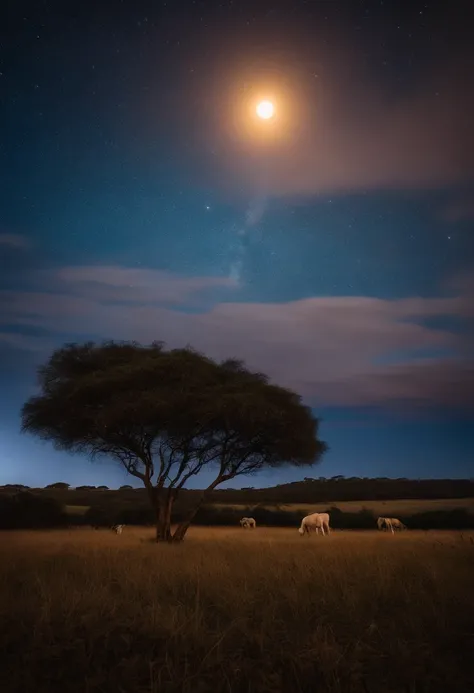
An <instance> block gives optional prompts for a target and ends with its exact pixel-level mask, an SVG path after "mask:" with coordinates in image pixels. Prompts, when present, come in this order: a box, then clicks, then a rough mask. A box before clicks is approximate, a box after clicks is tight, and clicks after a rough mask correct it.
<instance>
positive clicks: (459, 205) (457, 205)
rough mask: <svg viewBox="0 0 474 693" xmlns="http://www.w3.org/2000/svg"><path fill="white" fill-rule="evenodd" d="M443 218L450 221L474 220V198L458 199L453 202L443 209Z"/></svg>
mask: <svg viewBox="0 0 474 693" xmlns="http://www.w3.org/2000/svg"><path fill="white" fill-rule="evenodd" d="M443 217H444V219H446V221H450V222H453V223H455V222H458V221H474V200H472V199H469V200H460V201H458V202H453V203H452V204H450V205H449V206H448V207H447V208H446V209H445V210H444V214H443Z"/></svg>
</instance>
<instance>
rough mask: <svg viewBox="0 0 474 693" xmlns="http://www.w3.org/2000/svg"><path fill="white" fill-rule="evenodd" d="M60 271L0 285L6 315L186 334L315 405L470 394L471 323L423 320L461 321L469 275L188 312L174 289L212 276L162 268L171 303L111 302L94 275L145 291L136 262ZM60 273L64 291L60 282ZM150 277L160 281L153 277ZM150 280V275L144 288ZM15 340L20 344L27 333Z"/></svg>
mask: <svg viewBox="0 0 474 693" xmlns="http://www.w3.org/2000/svg"><path fill="white" fill-rule="evenodd" d="M142 272H143V273H142ZM59 276H60V277H61V278H62V279H61V281H62V286H58V285H57V281H58V278H57V276H56V277H55V282H56V288H55V290H54V291H49V292H47V291H43V292H29V293H27V292H12V291H3V292H0V313H1V314H2V315H4V316H5V320H7V321H8V324H9V325H10V326H11V325H18V326H21V327H23V328H24V327H30V328H31V327H37V328H38V327H39V328H42V329H45V330H47V331H49V332H50V335H51V340H52V341H54V339H55V335H58V333H59V332H61V333H68V334H74V335H76V338H77V339H78V340H81V339H85V338H90V337H91V335H93V336H95V338H97V339H102V338H115V339H136V340H138V341H141V342H143V343H149V342H151V341H152V340H154V339H160V340H164V341H165V342H166V343H167V344H168V345H169V346H183V345H185V344H187V343H191V344H192V345H193V346H195V347H196V348H198V349H201V350H203V351H205V352H206V353H208V354H209V355H211V356H214V357H216V358H225V357H229V356H236V357H239V358H243V359H245V361H246V362H247V363H248V365H249V366H251V367H253V368H256V369H259V370H263V371H265V372H267V373H268V374H269V375H270V376H271V377H272V378H273V379H274V380H276V381H277V382H280V383H282V384H284V385H288V386H291V387H294V388H295V389H296V390H298V391H299V392H301V393H302V394H303V395H304V396H305V397H306V398H307V399H308V400H309V401H313V402H315V403H317V404H318V405H319V406H323V405H334V406H339V405H350V406H378V405H387V404H390V403H396V402H400V401H409V402H412V403H414V404H422V403H424V404H432V405H449V406H456V405H461V406H468V405H469V406H471V405H473V404H474V361H473V360H472V353H474V340H473V338H472V332H469V330H466V331H465V332H460V331H459V330H456V331H455V330H451V329H449V328H448V327H439V326H438V327H434V326H431V325H433V321H434V320H435V321H436V322H437V323H438V325H441V324H442V321H443V320H446V319H447V320H448V322H449V321H450V320H451V321H452V320H453V319H456V320H457V321H458V322H459V321H461V324H464V325H465V326H468V327H469V326H471V327H472V318H473V317H474V301H473V300H472V299H473V297H474V296H473V294H472V286H473V285H474V284H473V282H471V283H470V282H469V281H467V279H466V278H464V279H463V280H462V281H461V282H460V283H458V284H457V285H456V284H455V283H453V284H452V287H453V288H454V289H456V291H454V292H453V291H452V292H451V293H452V294H453V293H454V295H451V296H439V297H435V298H420V297H412V298H409V299H403V300H394V301H388V300H381V299H372V298H366V297H339V298H336V297H325V298H320V297H314V298H308V299H304V300H299V301H293V302H289V303H216V304H215V305H214V306H213V307H212V308H210V309H206V310H202V311H201V312H200V313H196V312H194V313H193V314H189V313H184V312H182V311H180V310H178V309H177V308H179V306H178V299H179V298H180V297H181V298H183V297H185V296H186V295H187V292H188V291H189V290H194V289H196V288H197V287H204V286H213V285H214V280H213V279H212V278H211V279H209V280H206V278H202V277H201V278H191V277H190V278H177V277H174V276H172V275H169V277H168V279H169V283H170V285H169V287H168V292H167V293H166V291H164V290H163V291H164V294H163V295H166V296H167V297H168V299H169V301H168V303H171V302H173V301H175V302H176V304H175V305H174V306H171V305H165V303H166V302H158V301H151V300H145V301H143V302H141V303H140V302H137V301H133V302H130V301H128V299H127V297H125V299H124V300H122V301H120V300H115V301H114V302H110V300H109V299H110V297H109V296H108V294H107V293H105V294H104V291H103V286H104V285H112V286H117V285H118V287H119V288H120V287H122V288H126V285H127V283H126V281H125V279H126V278H127V279H128V278H130V277H131V276H133V277H134V280H135V282H136V284H137V285H138V286H141V287H144V289H146V291H148V290H149V289H150V279H151V277H154V276H155V275H154V274H152V275H150V274H149V273H148V271H146V270H143V271H140V270H132V269H130V273H128V271H127V268H116V267H108V268H107V267H102V268H100V271H99V270H98V269H97V268H96V269H94V271H92V270H91V269H90V268H89V269H86V268H76V269H75V270H73V268H68V269H64V270H62V271H61V272H60V273H59ZM97 277H100V278H102V279H103V280H104V281H102V282H97V286H96V288H97V292H96V294H95V295H94V291H93V289H92V287H90V286H88V289H87V291H85V292H84V293H82V294H81V292H80V286H81V282H79V281H78V279H79V278H81V279H84V278H87V279H91V278H97ZM105 279H107V281H105ZM71 281H73V282H74V285H75V287H76V289H75V293H74V294H71V293H70V291H69V290H70V282H71ZM160 281H161V282H162V283H166V282H165V278H164V277H161V278H160ZM180 282H183V284H182V285H180ZM86 284H87V282H85V283H84V287H85V286H86ZM218 284H219V282H218ZM224 285H226V284H225V283H224ZM154 286H155V285H154V283H153V282H151V290H152V295H153V291H154ZM190 287H193V289H190ZM147 295H148V294H147ZM116 298H117V297H116ZM171 299H173V301H171ZM0 329H1V328H0ZM10 331H11V328H10ZM0 339H2V335H0ZM3 339H4V340H5V339H6V340H7V341H8V340H9V341H10V343H11V340H12V339H13V338H12V336H11V335H7V336H3ZM56 339H58V337H56ZM58 341H59V339H58ZM35 344H36V346H37V342H35ZM18 346H19V347H20V348H29V347H28V339H27V338H25V339H24V340H23V341H22V343H21V344H20V343H18ZM31 348H33V344H32V347H31Z"/></svg>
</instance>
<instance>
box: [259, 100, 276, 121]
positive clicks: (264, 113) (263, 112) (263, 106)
mask: <svg viewBox="0 0 474 693" xmlns="http://www.w3.org/2000/svg"><path fill="white" fill-rule="evenodd" d="M256 111H257V115H258V117H259V118H262V119H263V120H268V119H269V118H272V117H273V115H274V113H275V107H274V106H273V104H272V102H271V101H260V103H259V104H257V108H256Z"/></svg>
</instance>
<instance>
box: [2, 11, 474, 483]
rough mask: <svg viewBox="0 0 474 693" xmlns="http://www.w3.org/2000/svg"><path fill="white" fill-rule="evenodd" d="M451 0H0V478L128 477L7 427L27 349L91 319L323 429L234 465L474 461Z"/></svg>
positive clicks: (352, 469) (368, 469)
mask: <svg viewBox="0 0 474 693" xmlns="http://www.w3.org/2000/svg"><path fill="white" fill-rule="evenodd" d="M469 4H470V3H469V2H467V1H466V2H462V1H460V2H456V1H454V2H450V3H446V2H442V3H430V2H428V3H423V2H416V1H415V0H413V2H410V3H408V2H406V3H399V2H398V1H397V2H395V1H394V2H389V1H388V0H385V1H384V2H368V1H367V2H364V1H363V0H350V1H347V2H337V1H331V0H326V1H322V0H320V1H317V0H307V1H306V2H305V1H303V0H288V1H287V2H265V0H251V1H250V2H247V0H233V1H232V0H228V1H227V2H224V1H222V2H213V1H212V0H202V1H199V0H194V1H193V2H190V1H188V2H184V1H181V0H168V2H141V1H140V0H134V2H118V0H116V1H115V2H112V1H110V2H109V3H106V2H104V1H103V0H97V1H96V2H85V3H68V2H64V1H61V2H48V0H42V1H37V2H20V1H18V0H14V1H13V0H11V1H10V2H9V1H8V0H7V2H6V3H5V4H4V9H3V10H1V14H0V32H1V34H0V35H1V39H0V43H1V46H0V104H1V108H0V175H1V191H2V194H1V196H0V198H1V200H0V393H1V400H0V484H5V483H24V484H28V485H31V486H35V485H40V486H42V485H44V484H47V483H51V482H54V481H68V482H69V483H71V484H72V485H76V484H101V483H104V484H107V485H108V486H111V487H114V486H118V485H120V484H123V483H127V482H129V480H126V478H125V474H124V472H123V471H121V470H120V469H119V468H116V467H115V466H114V465H113V464H112V463H111V464H110V465H107V464H102V465H100V464H91V463H90V462H89V461H88V460H87V459H85V458H84V459H82V458H79V457H76V458H74V457H70V456H68V455H65V454H62V453H58V452H56V451H54V450H53V448H52V446H50V445H47V444H41V443H38V442H36V441H35V440H34V439H33V438H28V437H26V436H22V435H21V434H20V433H19V426H20V420H19V411H20V408H21V405H22V404H23V402H24V401H25V399H26V398H27V397H28V396H29V395H31V394H32V393H34V392H35V383H36V375H35V371H36V367H37V365H38V364H39V363H42V362H44V361H45V360H46V359H47V358H48V356H49V354H50V353H51V352H52V350H53V349H54V348H55V347H57V346H59V345H61V344H62V343H64V342H66V341H79V342H81V341H85V340H88V339H93V340H97V341H101V340H102V339H104V338H115V339H135V340H137V341H140V342H142V343H149V342H151V341H152V340H155V339H158V340H164V341H165V342H166V344H167V345H168V346H169V347H174V346H184V345H186V344H188V343H189V344H192V345H193V346H194V347H196V348H198V349H200V350H203V351H205V352H206V353H207V354H209V355H211V356H214V357H217V358H224V357H239V358H243V359H244V360H245V361H246V363H247V364H248V366H250V367H253V368H256V369H258V370H263V371H265V372H267V373H268V374H269V375H270V376H271V378H272V379H273V380H275V381H276V382H278V383H280V384H283V385H287V386H290V387H292V388H294V389H296V390H297V391H298V392H300V393H301V394H302V395H303V396H304V398H305V400H306V402H308V403H309V404H311V405H312V406H314V408H315V411H316V413H317V414H318V415H319V416H321V417H322V419H323V422H322V426H321V435H322V438H323V439H324V440H325V441H327V443H328V444H329V446H330V448H331V451H330V452H329V453H328V454H327V456H326V457H325V459H324V461H323V462H322V464H321V465H320V466H319V467H317V468H315V470H304V471H297V470H294V469H293V470H292V469H289V470H285V471H278V472H272V473H271V474H266V475H262V476H261V477H260V478H258V479H257V480H253V481H252V482H251V483H252V484H253V485H270V484H272V485H273V484H276V483H282V482H284V481H287V480H293V479H298V478H302V477H303V476H320V475H321V476H333V475H337V474H343V475H346V476H389V477H399V476H408V477H415V478H416V477H469V476H473V472H474V426H473V423H474V359H473V354H474V339H473V337H474V332H473V317H474V195H473V192H474V137H473V131H472V128H473V123H474V98H473V87H472V74H474V49H473V47H472V26H471V24H470V23H469V21H468V19H467V13H468V8H469ZM262 98H268V99H270V100H272V101H273V102H274V104H275V117H274V118H273V119H271V120H270V121H262V120H259V119H258V118H257V117H256V115H255V107H256V104H257V103H258V101H259V99H262ZM200 483H203V482H200ZM198 485H200V484H198ZM233 485H235V483H234V484H233ZM241 485H244V486H245V485H249V484H248V482H246V480H242V484H241Z"/></svg>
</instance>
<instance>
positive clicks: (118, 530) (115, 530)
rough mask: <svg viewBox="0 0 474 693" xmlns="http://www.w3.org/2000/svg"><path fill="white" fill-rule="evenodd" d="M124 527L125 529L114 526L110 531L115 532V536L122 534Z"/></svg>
mask: <svg viewBox="0 0 474 693" xmlns="http://www.w3.org/2000/svg"><path fill="white" fill-rule="evenodd" d="M124 527H125V525H114V526H113V527H112V531H113V532H115V534H122V531H123V528H124Z"/></svg>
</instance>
